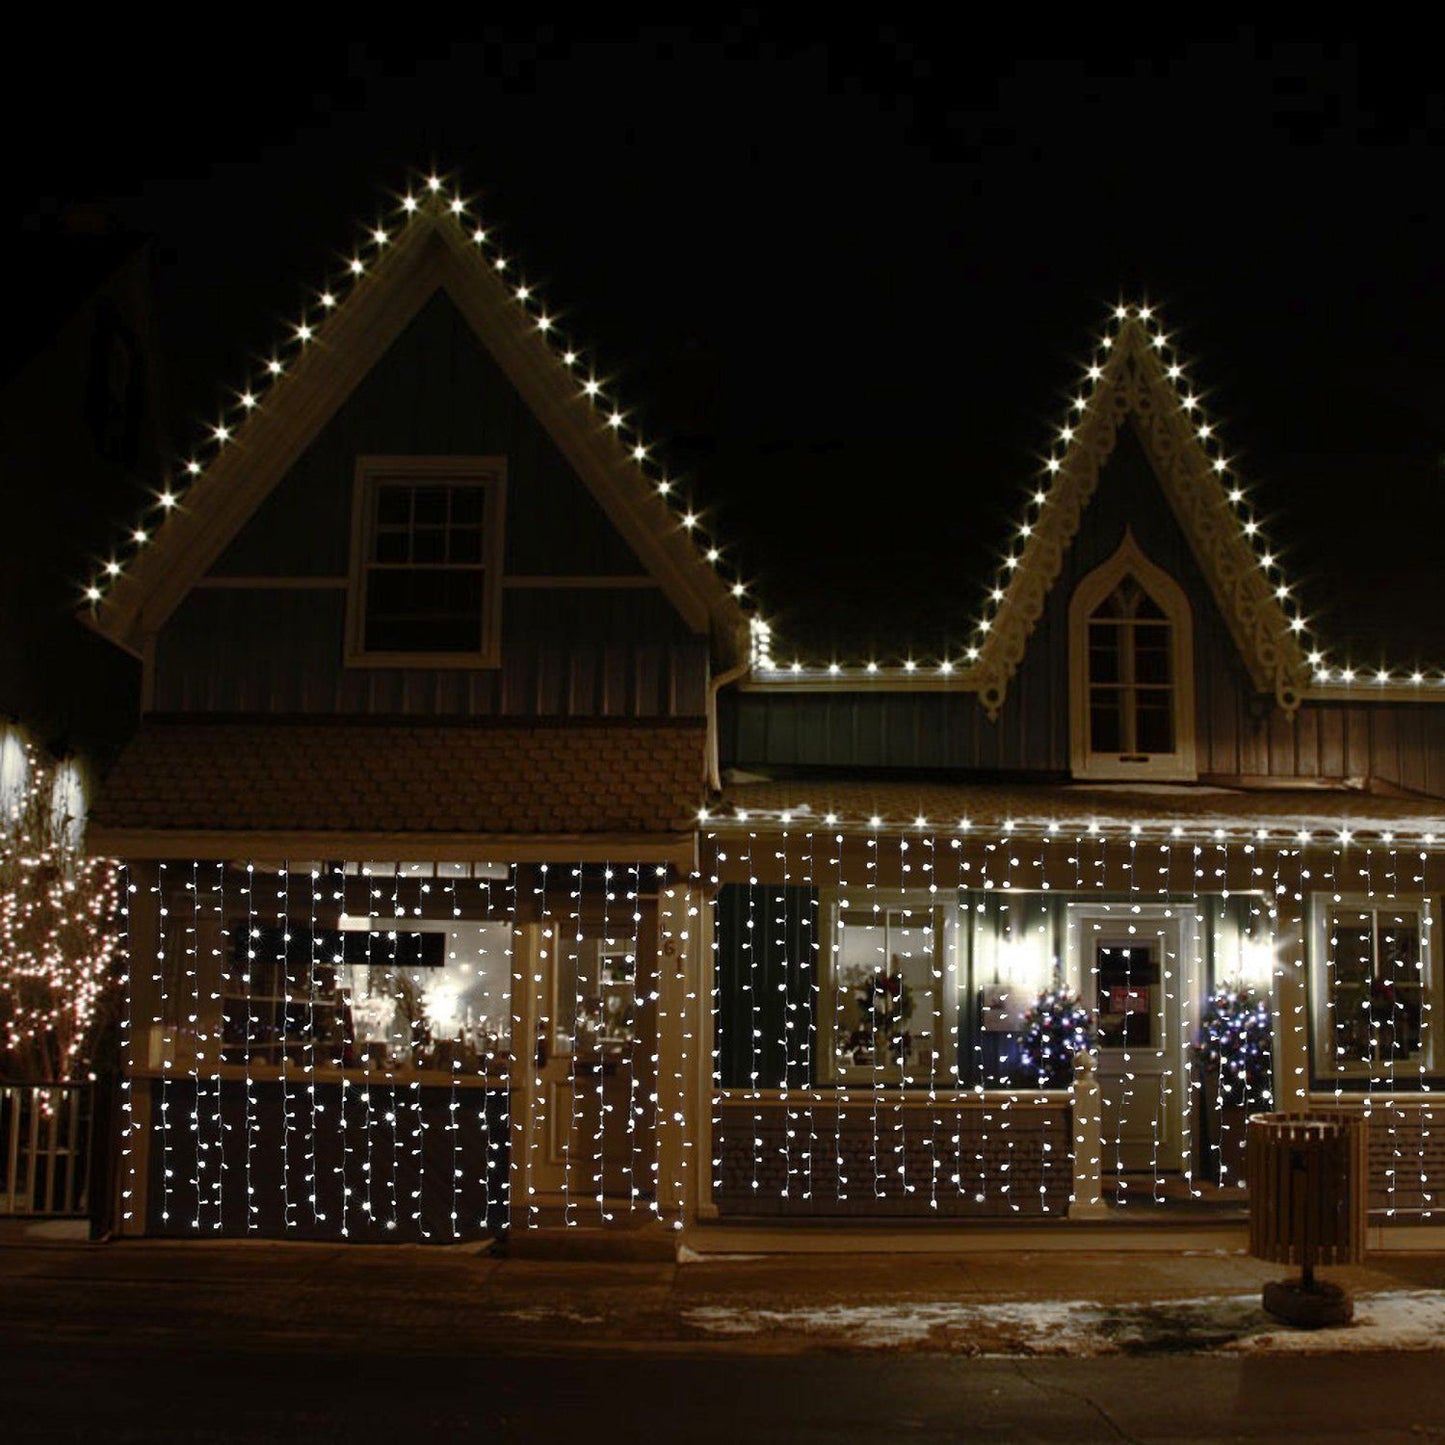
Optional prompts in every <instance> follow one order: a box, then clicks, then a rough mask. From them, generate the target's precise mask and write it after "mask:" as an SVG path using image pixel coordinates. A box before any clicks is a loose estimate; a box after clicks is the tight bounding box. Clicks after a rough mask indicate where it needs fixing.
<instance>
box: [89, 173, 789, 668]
mask: <svg viewBox="0 0 1445 1445" xmlns="http://www.w3.org/2000/svg"><path fill="white" fill-rule="evenodd" d="M418 175H419V176H420V177H421V179H420V180H419V182H418V183H417V184H416V185H414V186H412V187H410V188H408V189H407V190H406V191H405V192H403V193H402V195H401V196H400V198H398V200H397V202H396V207H395V210H394V211H393V212H392V213H391V214H390V216H389V217H387V218H383V219H381V220H379V221H378V222H377V223H376V224H375V225H372V226H364V227H363V228H362V235H361V236H360V238H358V241H357V244H356V247H355V249H354V251H353V252H352V253H351V255H350V256H349V257H348V258H347V259H346V260H345V262H344V263H343V265H342V266H341V268H340V269H339V270H338V271H337V273H336V275H335V276H333V277H331V278H329V279H328V280H327V281H326V282H325V283H323V284H322V285H321V286H320V287H318V288H316V290H315V292H314V300H313V301H312V303H311V304H310V305H309V306H308V307H307V308H306V309H305V310H304V311H303V313H302V315H301V317H300V319H299V320H298V321H297V322H295V323H294V324H292V326H291V327H290V329H289V332H288V333H287V334H285V335H284V336H283V337H282V338H281V340H280V341H279V342H278V344H277V346H276V348H275V349H274V350H273V351H272V353H271V355H270V357H268V358H267V359H266V360H265V361H263V362H261V363H260V364H259V371H258V374H257V375H256V376H254V377H253V378H251V379H250V380H249V381H248V382H247V384H246V385H244V386H242V387H241V388H239V389H238V390H236V391H234V392H233V394H232V397H231V399H230V400H229V401H227V402H226V403H225V404H224V405H223V407H222V409H221V411H220V413H219V415H218V417H217V419H216V421H214V422H212V423H208V424H207V425H206V426H205V427H204V429H203V431H202V434H201V437H200V439H199V441H198V443H197V446H196V448H195V450H194V451H192V452H191V454H190V455H189V456H187V457H185V458H184V459H183V460H179V461H178V462H177V464H176V466H175V468H174V473H175V474H174V475H172V476H169V477H167V478H166V480H165V481H164V482H163V483H162V485H161V486H160V487H159V488H158V489H156V491H155V492H154V498H153V501H152V502H151V504H150V505H149V506H148V507H147V508H146V509H145V511H144V513H143V514H142V517H141V519H140V521H139V523H138V525H137V526H135V527H134V528H133V529H131V530H130V531H129V532H128V533H127V535H126V540H125V542H124V544H123V545H121V546H118V547H117V548H116V550H115V551H114V552H112V554H111V555H110V557H108V558H106V559H105V560H104V561H103V562H101V563H100V565H99V566H98V568H97V570H96V572H95V574H94V576H93V577H92V578H91V581H90V582H89V584H88V585H87V586H85V587H83V588H82V589H81V600H82V604H83V605H88V606H89V607H90V608H91V610H92V611H95V610H98V609H99V608H100V607H101V606H103V605H104V603H105V601H106V598H107V595H108V594H109V592H110V590H111V588H112V587H113V586H114V584H115V583H116V582H117V581H119V580H120V579H121V578H122V577H124V576H125V574H126V568H127V565H128V564H129V563H130V562H131V561H133V560H134V559H135V557H136V556H137V555H138V554H139V553H140V552H141V551H142V550H143V549H144V548H145V547H147V546H148V545H149V544H150V543H152V542H153V541H154V540H155V538H156V536H157V535H158V533H159V532H160V530H161V528H162V526H163V524H164V522H165V521H166V520H167V519H168V518H169V517H171V516H174V515H175V514H176V513H177V512H178V511H179V510H180V508H181V505H182V502H183V500H184V498H185V496H186V495H187V494H188V493H189V492H190V490H191V489H192V488H194V487H195V485H196V484H197V483H198V482H199V481H201V480H202V479H203V478H204V477H205V475H206V472H207V468H208V466H209V464H210V463H211V462H212V461H214V460H215V458H216V457H217V456H218V455H219V454H220V453H221V452H222V451H223V450H224V449H225V448H227V447H229V446H234V445H235V444H237V442H239V441H240V440H242V439H243V437H244V431H245V425H246V422H247V421H248V420H250V419H251V418H254V417H256V416H257V415H259V414H260V413H262V412H263V411H264V410H265V403H266V397H267V394H268V393H269V392H270V391H271V390H272V389H273V388H274V387H275V386H276V385H277V383H279V382H280V381H282V380H283V379H284V378H285V376H286V374H287V371H288V368H289V366H290V364H291V363H292V362H293V361H294V360H295V358H296V357H297V356H299V355H301V354H302V353H303V352H304V351H305V350H306V349H307V348H309V347H311V346H313V345H315V344H316V343H318V342H320V341H321V340H323V339H324V337H325V334H326V329H327V326H328V325H329V324H330V323H331V322H332V320H333V318H335V317H336V316H337V315H339V314H340V313H341V312H342V311H343V310H344V309H345V304H346V301H347V299H348V298H349V297H350V296H351V295H353V294H354V293H355V291H356V288H357V286H358V285H359V284H360V283H361V282H362V281H364V280H365V278H366V277H367V276H368V275H369V274H370V271H371V268H372V267H373V266H374V265H375V263H376V262H377V261H378V260H379V259H380V257H381V255H382V254H383V252H384V251H385V250H386V249H387V247H388V246H390V245H392V244H394V243H395V242H396V241H397V240H398V239H399V237H400V236H401V235H402V234H403V233H404V231H405V229H406V228H407V227H408V226H410V225H411V224H413V223H414V222H415V221H417V220H418V219H419V218H421V217H423V216H427V215H430V216H431V217H432V218H434V219H446V220H450V221H451V222H452V223H454V224H455V225H456V226H457V227H458V229H459V230H460V231H461V233H462V234H463V236H465V237H466V238H467V239H468V240H469V242H470V244H471V245H472V247H473V248H474V249H475V250H476V251H477V252H478V253H480V254H482V255H484V256H486V258H487V259H488V260H489V261H490V262H491V265H492V269H493V271H495V272H496V273H497V275H498V276H499V277H500V276H503V275H505V274H506V273H507V272H508V271H509V270H514V269H515V268H514V263H513V259H512V258H511V257H509V256H507V255H505V254H504V253H503V252H502V250H501V248H500V246H499V245H498V243H497V242H496V240H494V238H493V235H492V231H491V228H489V227H488V226H487V225H485V224H484V223H483V222H482V220H481V218H480V216H479V215H478V214H477V211H476V207H475V206H474V205H473V204H472V203H470V202H468V201H467V200H465V199H464V198H463V196H462V195H461V193H460V191H458V190H457V189H456V188H455V186H454V184H453V183H452V182H451V181H450V180H449V179H448V177H447V176H446V175H443V174H441V173H438V172H436V171H428V172H426V173H424V174H423V173H421V172H418ZM510 290H511V296H512V299H513V301H514V302H515V304H516V305H517V307H518V309H519V310H520V311H521V312H522V313H523V315H524V316H526V317H527V318H528V319H529V320H530V321H531V322H532V324H533V326H534V327H535V329H536V330H537V332H539V333H540V336H541V339H542V340H543V341H544V342H545V343H546V344H547V345H548V347H549V348H550V350H551V351H552V353H553V356H554V357H555V359H556V362H557V364H558V366H560V367H562V368H563V369H564V370H565V371H566V372H568V373H569V374H571V375H573V376H574V377H584V378H585V380H583V381H582V382H580V384H579V386H578V395H579V396H581V397H584V398H585V399H586V400H588V401H589V402H591V404H592V407H593V409H594V411H596V412H597V413H598V414H599V415H600V416H601V418H602V420H603V422H604V424H605V425H606V427H607V428H608V429H609V430H610V431H612V432H614V433H615V434H616V435H617V437H618V438H619V440H620V441H622V442H623V444H624V446H625V449H626V451H627V454H628V457H629V458H630V460H631V462H632V464H633V466H634V467H635V469H636V471H637V474H638V477H639V480H640V481H641V482H642V483H643V484H644V485H645V486H646V488H647V490H648V492H649V493H650V494H652V495H653V496H655V497H657V498H658V500H659V501H661V502H662V503H663V504H664V505H665V506H666V507H667V508H668V511H669V512H670V513H671V514H672V516H673V519H674V521H675V522H676V524H677V529H678V531H679V532H681V533H683V534H684V535H686V536H687V537H688V538H690V539H691V541H692V543H693V545H694V548H695V549H696V552H697V555H698V558H699V560H700V561H703V562H705V563H706V564H707V565H708V566H709V567H710V568H711V569H712V570H713V571H714V572H716V573H717V574H718V576H719V579H720V580H721V581H722V582H723V585H724V586H725V587H726V589H727V592H728V595H729V596H730V597H731V598H732V599H733V600H734V601H736V602H743V601H744V599H745V598H746V597H747V596H748V594H749V591H750V584H749V583H748V582H747V581H746V580H745V579H743V578H742V577H740V576H738V575H736V574H733V573H729V574H728V575H726V576H725V575H724V574H723V570H722V569H723V564H724V562H725V560H726V556H725V551H726V549H725V548H724V546H723V544H722V543H721V541H720V540H719V539H718V538H716V537H715V536H714V535H713V534H712V533H711V532H710V531H709V529H708V527H707V524H706V522H705V516H706V513H705V511H704V510H702V509H700V508H698V507H696V506H694V505H693V504H692V502H691V500H690V499H689V498H688V497H687V496H686V495H684V494H683V489H682V488H680V487H679V486H678V483H677V481H676V479H674V478H671V477H669V476H668V475H667V473H666V472H665V471H664V469H663V467H662V466H661V464H660V463H659V462H658V461H656V460H655V458H654V453H655V451H656V450H657V447H656V444H655V443H650V442H645V441H644V439H643V438H642V436H641V435H640V434H639V433H638V431H637V429H636V428H635V427H634V426H633V425H632V424H631V423H630V422H629V421H628V419H627V416H628V413H627V411H626V410H625V409H624V408H623V407H622V406H621V404H620V402H619V401H618V400H617V398H616V397H615V396H614V395H612V394H610V393H609V391H608V390H607V385H606V382H605V381H604V380H599V378H598V377H597V375H596V372H595V369H593V368H591V367H589V366H588V364H587V361H586V359H585V355H584V349H583V348H582V346H581V345H580V344H578V343H577V342H575V341H571V340H569V339H567V337H566V336H565V335H564V333H563V332H562V330H561V328H560V327H559V325H558V320H557V313H556V312H555V311H553V310H549V309H548V308H547V307H546V306H545V305H543V303H542V301H541V298H540V297H539V296H538V294H537V288H536V286H535V285H533V284H531V283H528V282H526V281H525V280H519V281H517V283H516V284H515V285H514V286H512V287H511V288H510ZM763 635H764V636H766V630H765V631H764V634H763ZM753 636H754V648H753V655H754V658H755V659H756V657H757V656H758V644H757V637H758V633H757V630H756V628H754V633H753ZM763 655H764V656H766V655H767V653H766V647H764V650H763Z"/></svg>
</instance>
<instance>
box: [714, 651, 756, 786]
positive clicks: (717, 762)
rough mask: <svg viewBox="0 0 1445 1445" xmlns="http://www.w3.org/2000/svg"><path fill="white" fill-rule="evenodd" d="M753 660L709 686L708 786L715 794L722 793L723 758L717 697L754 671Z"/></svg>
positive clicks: (730, 671) (723, 673)
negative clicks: (718, 723)
mask: <svg viewBox="0 0 1445 1445" xmlns="http://www.w3.org/2000/svg"><path fill="white" fill-rule="evenodd" d="M752 665H753V664H752V661H751V659H748V660H745V661H743V662H740V663H738V665H737V666H736V667H730V668H728V670H727V671H726V672H720V673H719V674H718V675H717V676H716V677H715V678H713V679H712V681H711V682H709V683H708V685H707V785H708V787H709V788H711V789H712V791H713V792H714V793H720V792H722V756H721V749H720V747H719V744H718V735H717V732H718V730H717V695H718V693H720V692H721V691H722V690H723V688H725V687H726V686H727V685H728V684H729V683H730V682H736V681H737V680H738V678H740V677H741V676H742V675H743V674H744V673H745V672H749V671H751V670H752Z"/></svg>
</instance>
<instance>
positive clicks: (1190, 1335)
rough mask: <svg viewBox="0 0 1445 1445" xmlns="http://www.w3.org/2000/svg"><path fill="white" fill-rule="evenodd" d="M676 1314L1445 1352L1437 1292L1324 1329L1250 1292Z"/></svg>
mask: <svg viewBox="0 0 1445 1445" xmlns="http://www.w3.org/2000/svg"><path fill="white" fill-rule="evenodd" d="M682 1318H683V1322H684V1323H685V1324H688V1325H691V1326H692V1327H693V1328H695V1329H698V1330H699V1331H701V1332H703V1333H705V1334H712V1335H721V1336H728V1337H730V1338H734V1339H740V1338H745V1337H748V1336H773V1337H775V1338H777V1337H784V1336H791V1337H797V1336H802V1337H804V1338H806V1340H807V1341H808V1343H809V1344H811V1345H815V1346H821V1347H825V1348H826V1347H833V1348H838V1349H849V1350H858V1349H868V1350H896V1349H941V1350H949V1351H952V1352H955V1353H959V1354H968V1355H1070V1356H1085V1357H1087V1356H1092V1355H1116V1354H1168V1353H1186V1352H1193V1351H1199V1350H1224V1351H1228V1352H1231V1353H1248V1354H1258V1353H1267V1352H1271V1351H1289V1352H1291V1353H1330V1352H1336V1351H1350V1352H1357V1351H1369V1350H1445V1292H1442V1291H1438V1290H1396V1291H1390V1292H1385V1293H1380V1294H1373V1295H1362V1296H1359V1297H1358V1298H1357V1299H1356V1301H1355V1319H1354V1323H1353V1324H1351V1325H1349V1326H1347V1327H1345V1328H1343V1329H1333V1330H1295V1329H1290V1328H1289V1327H1287V1326H1283V1325H1279V1324H1276V1323H1275V1322H1274V1321H1273V1320H1271V1319H1270V1318H1269V1317H1268V1316H1267V1315H1266V1314H1265V1313H1264V1311H1263V1309H1262V1308H1261V1307H1260V1301H1259V1296H1258V1295H1257V1294H1247V1295H1216V1296H1212V1297H1206V1298H1201V1299H1185V1300H1168V1301H1163V1302H1160V1303H1157V1304H1128V1305H1101V1304H1097V1303H1094V1302H1091V1301H1088V1300H1049V1301H1042V1302H1029V1303H1015V1304H994V1303H980V1304H966V1303H941V1302H934V1303H919V1304H898V1305H883V1304H880V1305H827V1306H822V1307H816V1308H811V1309H808V1308H797V1309H753V1308H744V1307H735V1306H709V1307H698V1308H694V1309H690V1310H687V1311H685V1312H684V1313H683V1316H682Z"/></svg>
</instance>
